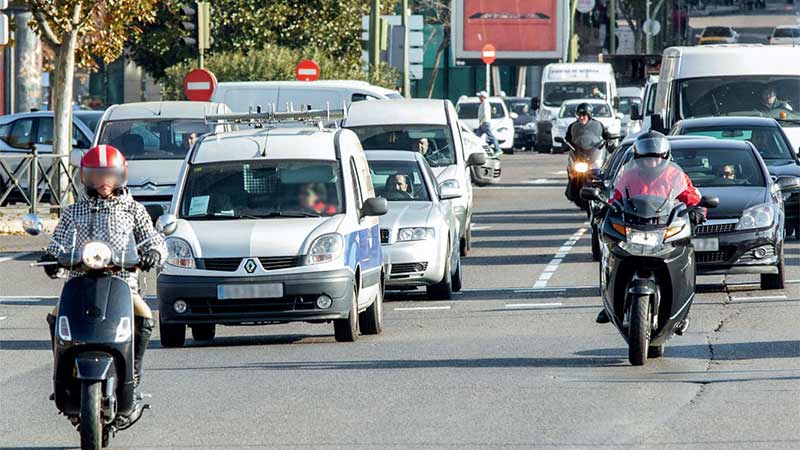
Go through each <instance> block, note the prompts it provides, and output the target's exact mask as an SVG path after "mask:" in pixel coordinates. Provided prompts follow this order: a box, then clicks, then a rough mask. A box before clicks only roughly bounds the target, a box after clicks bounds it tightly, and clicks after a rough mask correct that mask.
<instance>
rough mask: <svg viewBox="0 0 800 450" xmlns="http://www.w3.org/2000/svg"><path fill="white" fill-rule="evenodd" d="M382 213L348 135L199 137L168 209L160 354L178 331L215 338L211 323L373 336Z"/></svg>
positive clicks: (178, 340)
mask: <svg viewBox="0 0 800 450" xmlns="http://www.w3.org/2000/svg"><path fill="white" fill-rule="evenodd" d="M273 126H274V127H273ZM387 208H388V206H387V203H386V200H385V199H382V198H376V197H375V193H374V190H373V183H372V178H371V176H370V171H369V166H368V164H367V159H366V157H365V155H364V151H363V150H362V149H361V144H360V143H359V142H358V138H357V137H356V135H355V134H353V133H352V132H351V131H349V130H332V129H328V128H322V129H321V128H319V127H315V126H294V125H293V126H289V127H284V126H280V125H278V126H275V125H274V124H272V125H271V126H270V127H267V128H253V129H246V130H242V131H234V132H227V133H212V134H208V135H205V136H202V137H200V139H199V141H198V142H197V143H196V144H195V145H194V146H193V147H192V148H191V149H190V151H189V154H188V155H187V157H186V159H185V161H184V163H183V166H182V168H181V170H180V176H179V178H178V188H177V190H176V191H175V195H174V197H173V203H172V207H171V210H170V212H171V213H173V214H175V215H176V216H177V219H178V226H177V230H176V231H175V233H174V234H173V235H171V236H170V237H169V238H168V239H167V247H168V249H169V257H168V259H167V261H166V264H165V266H164V268H163V270H162V271H161V272H160V274H159V276H158V302H159V306H158V310H159V313H160V314H159V321H160V332H161V344H162V345H164V346H165V347H177V346H182V345H183V344H184V340H185V334H186V327H187V326H189V327H191V328H192V335H193V337H194V338H195V339H196V340H200V341H202V340H210V339H213V338H214V336H215V327H216V325H218V324H220V325H237V324H271V323H286V322H298V321H304V322H312V323H329V322H333V328H334V334H335V337H336V340H337V341H354V340H356V339H357V338H358V334H359V332H361V333H362V334H378V333H380V332H381V329H382V326H383V325H382V321H383V309H382V308H383V306H382V305H383V289H384V282H385V279H386V278H385V274H384V272H383V252H382V251H381V243H380V242H381V241H380V232H379V222H378V216H380V215H383V214H385V213H386V211H387Z"/></svg>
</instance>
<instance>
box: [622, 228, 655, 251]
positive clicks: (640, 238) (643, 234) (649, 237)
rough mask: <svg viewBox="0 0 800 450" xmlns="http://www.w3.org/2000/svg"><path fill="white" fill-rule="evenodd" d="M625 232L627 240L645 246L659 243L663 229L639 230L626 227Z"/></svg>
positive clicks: (653, 245)
mask: <svg viewBox="0 0 800 450" xmlns="http://www.w3.org/2000/svg"><path fill="white" fill-rule="evenodd" d="M625 234H626V237H625V239H626V241H627V242H630V243H631V244H639V245H643V246H645V247H655V246H657V245H660V244H661V242H662V240H663V237H664V232H663V231H660V232H659V231H641V230H637V229H635V228H630V227H627V228H626V230H625Z"/></svg>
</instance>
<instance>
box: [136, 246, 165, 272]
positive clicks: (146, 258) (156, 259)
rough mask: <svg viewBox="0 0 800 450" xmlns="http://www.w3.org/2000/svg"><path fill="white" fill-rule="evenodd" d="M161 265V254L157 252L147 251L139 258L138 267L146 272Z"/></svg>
mask: <svg viewBox="0 0 800 450" xmlns="http://www.w3.org/2000/svg"><path fill="white" fill-rule="evenodd" d="M160 263H161V253H158V251H157V250H148V251H146V252H145V253H144V255H142V257H141V258H139V267H140V268H141V269H142V270H144V271H145V272H147V271H148V270H150V269H152V268H153V267H156V266H158V265H159V264H160Z"/></svg>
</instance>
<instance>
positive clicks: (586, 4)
mask: <svg viewBox="0 0 800 450" xmlns="http://www.w3.org/2000/svg"><path fill="white" fill-rule="evenodd" d="M594 3H595V1H594V0H578V3H576V4H575V9H577V10H578V12H579V13H583V14H586V13H590V12H592V10H593V9H594Z"/></svg>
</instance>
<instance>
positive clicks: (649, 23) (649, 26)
mask: <svg viewBox="0 0 800 450" xmlns="http://www.w3.org/2000/svg"><path fill="white" fill-rule="evenodd" d="M642 29H643V30H644V34H646V35H648V36H655V35H657V34H658V32H659V31H661V24H660V23H659V22H658V21H657V20H653V19H648V20H645V21H644V23H643V24H642Z"/></svg>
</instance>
